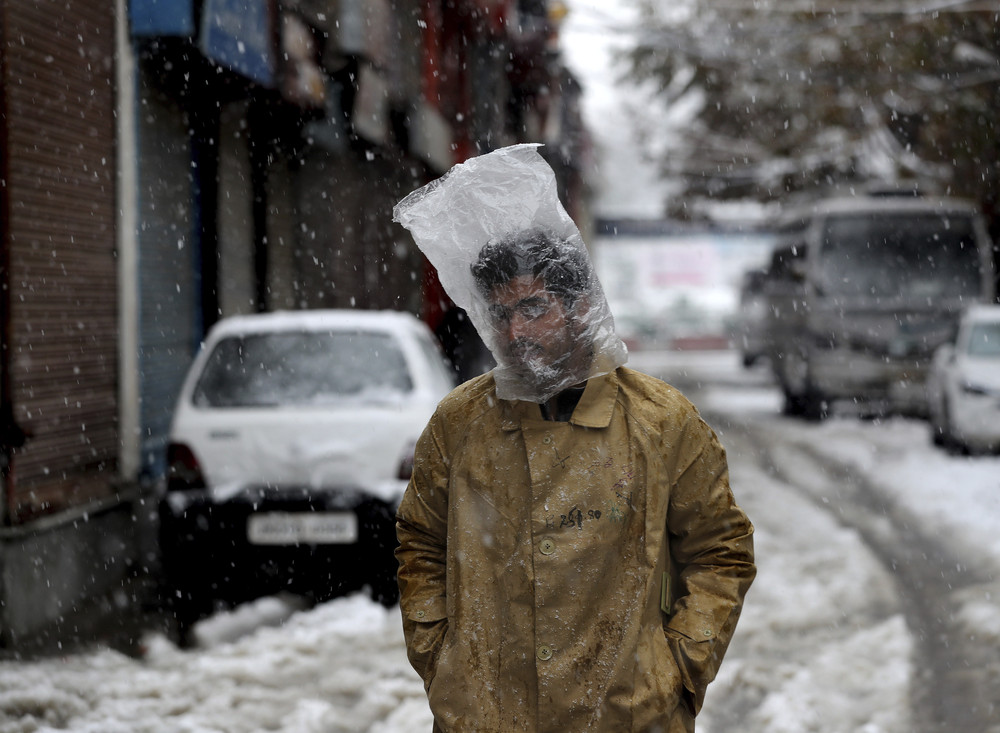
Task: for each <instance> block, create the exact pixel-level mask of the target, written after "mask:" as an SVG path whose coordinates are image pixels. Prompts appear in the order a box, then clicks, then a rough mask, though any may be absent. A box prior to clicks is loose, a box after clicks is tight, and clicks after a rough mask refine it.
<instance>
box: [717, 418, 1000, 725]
mask: <svg viewBox="0 0 1000 733" xmlns="http://www.w3.org/2000/svg"><path fill="white" fill-rule="evenodd" d="M709 421H710V422H712V423H713V424H718V425H725V426H726V427H727V428H728V429H733V430H737V431H739V433H740V434H741V436H742V437H743V438H744V439H746V440H747V441H749V442H750V443H751V444H752V445H753V446H754V448H755V450H754V455H755V456H757V461H758V464H759V465H760V466H761V468H763V469H764V470H765V471H767V472H768V473H770V474H771V475H773V476H774V477H775V478H776V479H778V480H781V481H782V482H784V483H786V484H789V485H791V486H796V487H799V488H800V489H801V490H802V491H803V493H804V494H805V495H806V496H808V497H809V498H810V499H811V500H812V501H813V502H814V503H816V504H817V506H819V507H820V508H822V509H824V510H825V511H827V512H829V513H831V514H832V515H834V516H835V518H836V519H837V521H838V522H839V523H840V524H842V525H844V526H846V527H850V528H852V529H854V530H856V531H857V532H858V534H859V535H860V536H861V538H862V539H863V541H864V542H865V543H866V544H867V545H868V547H869V548H870V549H871V550H872V552H873V553H874V555H875V556H876V557H878V558H879V560H880V561H881V562H882V563H883V565H884V566H885V568H886V569H887V570H888V571H889V572H890V574H891V576H892V577H893V578H894V580H895V582H896V586H897V589H898V593H899V595H900V598H901V600H902V604H901V605H902V610H903V613H904V615H905V618H906V622H907V625H908V627H909V629H910V631H911V633H912V635H913V638H914V639H915V641H916V650H917V659H916V660H915V666H914V669H915V670H917V674H916V675H915V678H914V679H913V680H911V708H912V720H913V724H914V726H915V728H916V730H915V733H953V732H954V731H961V732H962V733H1000V724H998V722H997V716H998V706H997V701H996V675H997V674H998V671H1000V650H997V649H996V648H995V647H994V646H993V645H991V644H984V643H982V642H981V641H977V640H976V639H975V638H974V636H971V635H970V634H969V633H968V630H967V629H966V628H965V627H964V626H963V625H962V624H961V622H960V620H959V617H960V610H961V608H960V605H959V603H958V602H957V601H956V598H955V595H956V594H957V593H959V592H960V591H961V590H962V589H965V588H969V587H971V586H974V585H978V584H982V583H985V582H989V581H990V579H989V578H987V577H985V575H984V574H982V573H979V572H977V571H974V570H972V569H970V568H969V567H968V566H966V565H965V564H963V562H962V561H961V560H960V559H959V558H957V557H955V556H954V554H953V553H952V552H951V551H950V550H949V548H947V547H945V546H944V545H942V544H941V543H940V542H938V541H936V540H935V539H934V538H932V537H929V536H927V535H926V534H925V533H923V532H922V531H921V529H920V524H919V523H918V522H916V521H913V520H912V519H911V518H910V517H909V516H908V513H907V510H906V507H905V506H902V505H899V504H898V503H896V502H894V501H893V500H892V499H891V498H890V497H887V496H886V495H885V494H884V493H883V492H881V491H880V490H879V488H878V487H877V486H875V485H873V484H872V482H870V481H868V480H867V479H866V477H865V476H864V475H863V474H862V473H860V472H859V471H858V470H856V469H854V468H853V467H851V466H850V465H848V464H846V463H843V462H840V461H836V460H834V459H832V458H830V457H828V456H824V455H820V454H819V452H818V451H816V450H815V449H814V448H813V447H812V446H810V445H809V444H808V443H807V442H799V441H793V440H789V439H788V438H787V437H782V436H780V435H778V434H777V433H775V432H773V431H766V430H761V428H762V427H763V426H762V425H760V424H756V423H755V424H750V423H746V422H741V421H738V420H734V419H733V417H732V416H730V415H715V416H712V417H711V418H709Z"/></svg>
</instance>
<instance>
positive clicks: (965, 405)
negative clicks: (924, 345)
mask: <svg viewBox="0 0 1000 733" xmlns="http://www.w3.org/2000/svg"><path fill="white" fill-rule="evenodd" d="M927 402H928V415H929V419H930V423H931V437H932V439H933V441H934V442H935V443H936V444H938V445H943V446H946V447H949V448H957V449H961V450H967V451H978V450H995V449H998V448H1000V305H981V306H973V307H971V308H969V309H968V310H967V311H966V312H965V313H964V314H963V315H962V318H961V320H960V322H959V326H958V332H957V336H956V338H955V342H954V343H953V344H946V345H944V346H942V347H940V348H939V349H938V350H937V352H935V354H934V360H933V362H932V363H931V367H930V371H929V372H928V375H927Z"/></svg>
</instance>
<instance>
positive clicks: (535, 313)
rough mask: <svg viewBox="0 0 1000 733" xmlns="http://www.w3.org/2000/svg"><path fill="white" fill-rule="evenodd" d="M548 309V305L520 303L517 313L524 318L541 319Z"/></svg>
mask: <svg viewBox="0 0 1000 733" xmlns="http://www.w3.org/2000/svg"><path fill="white" fill-rule="evenodd" d="M548 309H549V304H548V303H521V304H520V305H519V306H518V307H517V312H518V313H520V314H521V315H522V316H524V317H525V318H541V317H542V316H544V315H545V313H546V312H547V311H548Z"/></svg>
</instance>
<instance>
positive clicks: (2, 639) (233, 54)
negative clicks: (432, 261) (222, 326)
mask: <svg viewBox="0 0 1000 733" xmlns="http://www.w3.org/2000/svg"><path fill="white" fill-rule="evenodd" d="M564 12H565V8H564V7H563V6H562V4H560V3H552V2H546V1H545V0H287V1H285V2H279V1H278V0H200V1H198V0H128V1H127V2H126V0H118V2H116V3H105V2H98V1H97V0H79V1H77V0H75V1H74V2H73V3H64V2H56V1H55V0H3V2H2V13H0V39H2V44H0V74H2V87H0V165H2V173H0V177H2V180H3V184H4V185H3V186H2V187H0V231H2V240H0V241H2V255H0V285H2V291H0V304H2V318H0V397H2V408H3V409H2V416H3V420H4V424H3V430H2V432H3V438H4V442H3V456H2V461H3V499H2V502H0V645H7V646H16V645H17V644H18V643H19V642H20V641H21V640H23V639H24V638H26V637H27V636H28V635H30V634H32V633H36V632H37V631H38V630H39V629H43V628H50V627H52V626H53V625H55V627H58V626H59V624H60V623H61V622H63V621H65V619H67V618H68V617H70V616H72V615H73V613H74V612H76V611H78V610H79V609H80V608H82V607H84V606H86V605H87V604H88V603H94V602H96V601H97V600H98V599H100V598H101V597H102V595H104V594H106V593H107V592H108V591H109V590H110V589H111V588H113V587H115V585H116V583H117V582H118V581H119V580H120V579H121V577H123V576H124V575H126V574H128V573H129V572H131V571H132V570H133V569H134V568H135V567H137V566H139V565H141V564H142V563H144V562H145V561H146V560H145V555H144V552H145V548H146V546H147V542H148V541H149V537H148V527H147V526H146V524H145V517H146V516H147V515H148V514H149V512H150V508H151V507H150V505H151V502H150V496H151V493H150V492H151V491H152V490H153V487H154V486H155V485H156V482H157V481H159V480H160V479H161V478H162V476H163V472H164V470H165V469H164V450H165V446H166V437H167V431H168V428H169V420H170V414H171V412H172V409H173V404H174V400H175V399H176V395H177V392H178V390H179V387H180V383H181V380H182V379H183V376H184V373H185V371H186V369H187V367H188V365H189V363H190V360H191V358H192V357H193V355H194V353H195V352H196V350H197V349H198V347H199V344H200V343H201V340H202V338H203V337H204V335H205V333H206V332H207V329H209V328H210V327H211V325H212V324H213V323H214V322H215V321H216V320H218V319H219V318H221V317H224V316H229V315H233V314H237V313H245V312H259V311H268V310H277V309H303V308H320V307H347V308H389V309H398V310H408V311H411V312H415V313H419V314H421V315H422V316H423V317H424V318H425V319H426V320H427V321H428V323H429V324H430V325H431V326H432V327H433V328H436V329H439V327H440V326H441V325H442V323H443V322H444V321H445V319H446V317H447V316H448V315H449V311H450V310H451V308H452V305H451V304H450V302H449V301H448V300H447V298H446V296H445V295H444V294H443V292H441V291H440V288H439V286H438V285H437V284H436V278H435V277H434V273H433V272H432V271H430V270H429V268H428V266H427V265H426V263H425V261H424V260H423V257H422V255H421V254H420V253H419V251H418V250H417V249H416V247H415V246H414V245H413V243H412V241H411V240H410V239H409V236H408V234H407V233H406V232H405V230H403V229H402V228H400V227H397V226H395V225H394V224H392V216H391V210H392V206H393V205H394V204H395V203H396V201H398V200H399V199H400V198H401V197H402V196H403V195H405V194H406V193H408V192H409V191H410V190H412V189H414V188H416V187H417V186H419V185H422V184H424V183H426V182H428V181H429V180H432V179H433V178H435V177H437V176H439V175H440V174H442V173H443V172H444V171H446V170H447V169H448V168H449V167H451V166H452V165H453V164H455V163H458V162H461V161H463V160H465V159H467V158H469V157H470V156H474V155H478V154H480V153H483V152H487V151H489V150H492V149H495V148H498V147H502V146H504V145H509V144H512V143H517V142H529V141H530V142H542V143H545V147H544V148H543V149H542V153H543V155H545V156H546V157H547V158H548V160H549V162H550V163H551V164H552V166H553V168H554V169H555V170H556V173H557V177H558V179H559V182H560V186H561V189H562V193H563V198H564V203H565V205H566V207H567V210H568V211H569V212H570V213H571V215H572V216H573V217H574V218H575V219H576V220H577V222H578V223H579V225H580V227H581V229H582V230H583V231H584V232H585V233H587V232H589V231H590V230H591V225H590V224H589V221H590V217H589V213H588V208H587V198H588V197H587V191H588V187H587V182H586V180H585V171H586V170H588V169H589V139H588V136H587V133H586V130H585V129H584V126H583V124H582V121H581V115H580V109H579V98H580V93H581V89H580V85H579V83H578V82H577V81H576V80H575V79H574V78H573V75H572V74H571V73H570V72H569V70H568V69H567V68H566V67H565V66H564V65H563V63H562V59H561V56H560V52H559V45H558V43H559V38H558V29H559V23H560V21H561V18H562V16H563V15H564ZM439 330H440V329H439Z"/></svg>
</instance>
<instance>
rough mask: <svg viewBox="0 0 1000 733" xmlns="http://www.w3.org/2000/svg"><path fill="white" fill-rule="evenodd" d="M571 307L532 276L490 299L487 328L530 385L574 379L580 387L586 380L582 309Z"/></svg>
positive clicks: (495, 291) (517, 280) (517, 279)
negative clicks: (581, 382) (492, 329)
mask: <svg viewBox="0 0 1000 733" xmlns="http://www.w3.org/2000/svg"><path fill="white" fill-rule="evenodd" d="M575 305H576V307H573V308H567V307H566V305H565V303H564V302H563V300H562V299H561V298H559V297H558V296H555V295H553V294H552V293H550V292H548V291H547V290H546V289H545V286H544V284H543V282H542V279H541V278H538V277H532V276H531V275H520V276H518V277H515V278H514V279H513V280H511V281H510V282H508V283H506V284H504V285H498V286H497V287H495V288H493V290H492V292H491V293H490V304H489V314H490V322H491V324H492V326H493V328H494V329H495V330H496V332H497V334H498V339H497V342H498V345H499V347H500V348H501V350H502V352H503V356H504V357H505V358H506V361H507V362H508V363H509V364H510V365H511V367H513V368H514V369H515V370H516V371H517V372H518V373H519V374H520V376H521V377H522V378H523V379H525V380H527V381H528V382H529V383H531V384H532V385H538V386H550V385H556V384H559V383H560V382H562V381H563V380H564V379H565V378H566V377H567V376H568V375H573V374H575V375H578V376H579V380H580V381H582V380H583V379H584V378H585V377H586V372H587V369H588V368H589V363H588V361H589V358H588V357H589V354H590V349H589V348H588V346H587V341H586V339H584V338H583V332H584V330H585V328H584V323H583V322H582V321H581V320H580V318H579V317H578V311H579V310H581V307H582V303H581V301H577V303H576V304H575ZM570 384H572V383H570ZM567 386H570V385H569V384H568V385H567Z"/></svg>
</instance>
